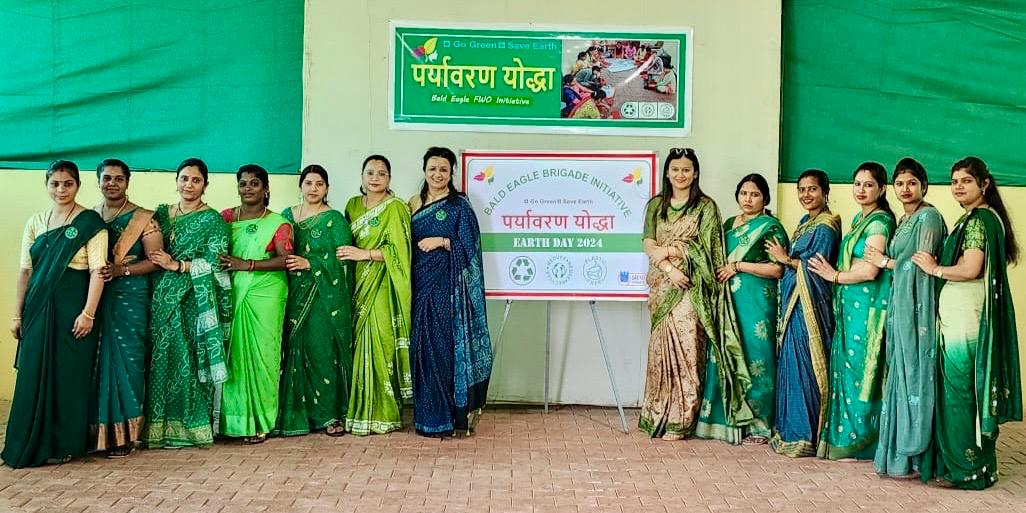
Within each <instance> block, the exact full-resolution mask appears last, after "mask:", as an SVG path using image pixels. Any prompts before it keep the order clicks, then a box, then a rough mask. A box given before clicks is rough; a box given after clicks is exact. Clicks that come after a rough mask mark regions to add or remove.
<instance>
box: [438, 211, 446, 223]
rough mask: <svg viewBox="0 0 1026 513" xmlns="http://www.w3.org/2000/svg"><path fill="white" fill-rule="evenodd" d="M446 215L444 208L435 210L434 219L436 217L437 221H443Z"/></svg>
mask: <svg viewBox="0 0 1026 513" xmlns="http://www.w3.org/2000/svg"><path fill="white" fill-rule="evenodd" d="M446 217H448V214H446V213H445V211H444V210H439V211H438V212H435V219H438V220H439V221H445V218H446Z"/></svg>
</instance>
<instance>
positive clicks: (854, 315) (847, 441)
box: [817, 210, 894, 460]
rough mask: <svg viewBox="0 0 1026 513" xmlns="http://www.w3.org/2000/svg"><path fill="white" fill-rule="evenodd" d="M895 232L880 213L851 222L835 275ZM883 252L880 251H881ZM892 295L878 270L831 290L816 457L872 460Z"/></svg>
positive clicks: (887, 278) (891, 222)
mask: <svg viewBox="0 0 1026 513" xmlns="http://www.w3.org/2000/svg"><path fill="white" fill-rule="evenodd" d="M893 233H894V217H893V216H892V215H890V214H888V213H887V212H884V211H882V210H876V211H873V212H871V213H870V214H869V215H868V216H865V217H863V216H862V214H861V213H860V214H859V215H857V216H855V218H854V219H852V229H851V231H850V232H848V234H846V235H845V236H844V238H842V239H841V249H840V252H839V254H838V257H837V270H838V271H840V272H845V271H848V270H850V269H851V267H852V265H853V264H854V263H855V262H856V261H857V260H858V259H861V258H862V256H863V254H864V253H865V249H866V241H867V240H868V239H869V237H871V236H873V235H882V236H883V237H884V244H885V246H884V247H886V244H887V243H888V242H889V241H890V238H891V235H892V234H893ZM881 249H883V248H881ZM890 296H891V271H890V270H888V269H881V270H880V272H879V273H878V274H877V275H876V279H874V280H873V281H867V282H862V283H852V284H848V285H837V286H835V287H834V316H835V318H836V319H837V323H836V325H835V327H834V336H833V342H832V343H831V346H830V377H829V378H828V382H829V388H828V391H829V394H830V396H829V399H828V402H827V409H826V422H825V423H824V426H823V432H822V434H821V435H820V439H819V451H818V452H817V455H818V456H819V457H820V458H827V459H831V460H837V459H845V458H855V459H860V460H863V459H873V456H874V455H875V454H876V441H877V438H878V436H879V429H880V425H879V420H880V409H881V400H882V397H883V377H884V368H885V362H884V359H883V356H884V347H883V341H884V322H885V320H886V315H887V300H888V299H890Z"/></svg>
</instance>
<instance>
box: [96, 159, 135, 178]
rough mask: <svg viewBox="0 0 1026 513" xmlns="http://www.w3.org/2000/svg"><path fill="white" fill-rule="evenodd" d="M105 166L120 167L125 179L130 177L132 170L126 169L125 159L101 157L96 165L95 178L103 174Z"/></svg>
mask: <svg viewBox="0 0 1026 513" xmlns="http://www.w3.org/2000/svg"><path fill="white" fill-rule="evenodd" d="M105 167H120V168H121V172H122V173H124V175H125V181H126V182H127V181H129V180H131V179H132V171H130V170H129V169H128V164H125V161H123V160H120V159H103V162H100V165H98V166H96V179H97V180H99V179H100V177H101V176H102V175H103V168H105Z"/></svg>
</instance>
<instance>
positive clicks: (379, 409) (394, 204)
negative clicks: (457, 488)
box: [335, 155, 413, 435]
mask: <svg viewBox="0 0 1026 513" xmlns="http://www.w3.org/2000/svg"><path fill="white" fill-rule="evenodd" d="M391 173H392V167H391V164H390V163H389V162H388V159H386V158H385V157H383V156H381V155H371V156H369V157H367V158H366V159H365V160H364V162H363V178H362V181H363V185H362V186H361V187H360V192H361V193H362V194H361V195H360V196H356V197H354V198H352V199H350V200H349V203H347V204H346V219H348V220H349V223H350V225H351V227H352V229H353V238H354V240H355V244H354V245H352V246H341V247H339V248H338V249H337V250H336V252H335V254H336V256H337V257H338V258H339V259H340V260H343V261H354V262H356V290H355V292H354V298H355V305H354V309H355V310H356V319H355V325H356V332H355V346H354V351H353V384H352V391H351V392H350V394H349V405H348V411H347V413H346V430H347V431H349V432H350V433H353V434H355V435H367V434H370V433H388V432H389V431H395V430H397V429H399V428H400V427H402V422H401V420H402V419H401V413H402V406H403V400H404V399H410V398H412V397H413V379H412V378H413V377H412V376H411V372H410V302H411V295H412V284H411V281H410V265H411V264H410V259H411V256H412V255H411V252H412V247H411V244H412V243H411V242H410V237H411V233H410V210H409V208H407V206H406V203H404V202H403V201H402V200H400V199H398V198H396V197H395V196H393V195H392V193H391V191H390V190H389V189H388V184H389V181H390V179H391Z"/></svg>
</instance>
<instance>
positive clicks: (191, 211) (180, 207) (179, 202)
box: [175, 200, 207, 217]
mask: <svg viewBox="0 0 1026 513" xmlns="http://www.w3.org/2000/svg"><path fill="white" fill-rule="evenodd" d="M206 205H207V204H206V203H204V202H202V201H201V202H199V205H196V208H194V209H192V210H190V211H188V212H186V211H185V209H184V208H182V200H178V213H177V214H175V217H178V216H184V215H185V214H191V213H193V212H195V211H197V210H199V209H201V208H203V207H205V206H206Z"/></svg>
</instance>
